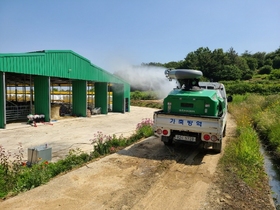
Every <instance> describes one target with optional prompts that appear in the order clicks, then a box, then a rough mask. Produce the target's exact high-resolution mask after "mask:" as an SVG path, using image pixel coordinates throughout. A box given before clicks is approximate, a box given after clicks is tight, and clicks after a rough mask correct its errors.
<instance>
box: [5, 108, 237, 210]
mask: <svg viewBox="0 0 280 210" xmlns="http://www.w3.org/2000/svg"><path fill="white" fill-rule="evenodd" d="M154 110H155V109H150V108H140V107H132V110H131V113H128V114H119V115H118V114H115V115H111V116H110V115H108V116H106V117H100V119H102V120H107V122H105V121H102V124H101V125H99V124H98V125H96V127H95V126H93V124H92V123H84V122H82V120H81V124H82V125H81V124H80V121H79V122H77V123H73V122H74V121H65V122H60V123H57V124H55V125H54V126H53V127H51V126H47V125H44V126H38V127H37V128H33V127H28V128H26V127H25V128H17V129H8V130H5V131H0V132H1V143H2V144H3V146H5V144H9V145H10V147H11V146H12V143H11V142H10V141H11V140H13V141H16V142H18V141H19V139H11V140H9V139H8V137H7V136H9V135H10V134H11V138H13V137H14V138H15V137H16V136H17V138H18V137H19V136H20V135H19V134H17V133H18V132H19V131H20V132H22V134H21V135H23V136H24V138H27V136H28V135H31V134H30V132H36V131H39V130H40V128H42V129H43V130H44V132H47V133H48V134H50V135H51V137H53V139H52V140H51V142H50V145H53V148H54V147H55V146H59V149H55V148H54V153H55V154H56V155H57V156H60V155H61V154H58V153H60V152H64V153H65V150H66V149H69V146H71V145H72V144H73V143H83V142H85V141H86V140H87V141H88V140H89V139H90V138H91V137H92V135H93V133H94V132H95V130H94V129H96V131H102V132H103V133H104V134H111V135H112V134H114V133H122V132H128V131H125V130H124V129H125V128H126V129H127V128H128V127H129V126H130V125H131V124H133V129H134V130H135V127H136V125H137V123H138V122H141V119H142V118H152V114H153V111H154ZM110 117H112V118H110ZM137 117H138V118H137ZM118 118H119V119H118ZM136 118H137V119H136ZM85 120H86V121H87V120H89V119H85ZM90 120H91V119H90ZM135 120H136V121H137V122H135ZM122 121H124V122H122ZM58 125H59V126H58ZM98 126H99V127H98ZM56 127H59V128H56ZM53 128H56V130H57V129H58V130H59V129H60V130H59V131H57V133H55V132H54V130H52V129H53ZM109 128H110V129H109ZM36 129H37V130H36ZM63 129H65V130H63ZM108 129H109V130H108ZM133 129H132V130H133ZM71 130H72V132H70V131H71ZM132 130H131V131H130V132H132ZM234 130H235V124H234V120H233V119H232V118H231V116H229V121H228V124H227V137H225V138H224V144H223V146H224V145H225V143H226V142H227V141H228V140H229V139H230V136H232V135H234ZM82 131H83V133H80V132H82ZM69 133H71V135H70V134H69ZM3 134H4V135H3ZM34 135H35V133H34ZM64 135H68V136H67V137H66V138H65V137H64ZM3 136H4V138H3ZM71 138H75V140H73V139H71ZM2 139H5V140H4V143H3V140H2ZM55 139H57V140H55ZM79 139H80V140H79ZM23 140H25V141H24V142H23V145H26V146H30V145H31V144H32V142H29V141H28V140H27V139H23ZM43 140H44V139H43V138H39V140H38V142H37V143H45V142H43ZM35 141H37V140H36V138H34V144H35ZM68 141H69V142H68ZM60 143H61V145H60ZM15 145H16V144H15ZM78 146H85V145H83V144H80V145H78ZM87 146H91V145H86V146H85V147H84V148H82V149H90V148H88V147H87ZM64 153H63V154H64ZM221 155H222V153H221V154H214V153H213V152H212V151H211V150H203V149H202V148H201V147H200V146H189V145H188V146H184V145H175V146H172V147H167V146H164V144H163V143H162V142H161V141H160V140H159V138H156V137H149V138H147V139H144V140H142V141H140V142H138V143H135V144H133V145H131V146H130V147H127V148H125V149H123V150H121V151H119V152H118V153H114V154H111V155H108V156H106V157H103V158H100V159H97V160H95V161H94V162H91V163H89V164H87V165H86V166H84V167H81V168H79V169H76V170H73V171H71V172H69V173H67V174H64V175H60V176H58V177H56V178H54V179H52V180H51V181H50V182H49V183H47V184H45V185H42V186H40V187H37V188H34V189H32V190H30V191H28V192H24V193H20V194H19V195H17V196H15V197H12V198H9V199H7V200H5V201H2V202H0V209H1V210H5V209H9V210H10V209H46V210H49V209H122V210H124V209H135V210H136V209H141V210H143V209H153V210H154V209H161V210H162V209H213V208H214V206H212V204H211V202H210V200H213V199H215V200H217V197H216V194H215V193H216V192H213V191H211V189H212V184H213V183H212V179H213V176H214V174H215V170H216V167H217V163H218V160H219V158H220V157H221Z"/></svg>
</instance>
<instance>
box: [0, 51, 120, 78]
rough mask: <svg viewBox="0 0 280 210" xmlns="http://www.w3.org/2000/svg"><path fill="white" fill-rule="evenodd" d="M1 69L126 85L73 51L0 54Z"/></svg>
mask: <svg viewBox="0 0 280 210" xmlns="http://www.w3.org/2000/svg"><path fill="white" fill-rule="evenodd" d="M0 68H1V69H0V71H4V72H14V73H22V74H32V75H44V76H50V77H61V78H69V79H80V80H88V81H100V82H113V83H126V82H125V81H124V80H122V79H120V78H118V77H116V76H115V75H113V74H110V73H109V72H106V71H105V70H103V69H101V68H100V67H97V66H95V65H93V64H91V63H90V61H89V60H88V59H86V58H84V57H82V56H80V55H79V54H77V53H75V52H73V51H71V50H46V51H37V52H30V53H11V54H0Z"/></svg>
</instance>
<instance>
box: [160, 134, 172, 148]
mask: <svg viewBox="0 0 280 210" xmlns="http://www.w3.org/2000/svg"><path fill="white" fill-rule="evenodd" d="M161 141H162V142H163V143H164V145H165V146H171V145H172V144H173V140H172V138H170V136H161Z"/></svg>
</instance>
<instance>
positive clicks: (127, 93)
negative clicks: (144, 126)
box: [124, 83, 130, 112]
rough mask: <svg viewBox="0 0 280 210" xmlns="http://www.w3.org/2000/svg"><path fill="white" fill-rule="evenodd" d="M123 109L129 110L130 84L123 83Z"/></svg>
mask: <svg viewBox="0 0 280 210" xmlns="http://www.w3.org/2000/svg"><path fill="white" fill-rule="evenodd" d="M124 99H125V111H126V112H130V85H129V84H128V83H125V84H124Z"/></svg>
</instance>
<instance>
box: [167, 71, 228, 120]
mask: <svg viewBox="0 0 280 210" xmlns="http://www.w3.org/2000/svg"><path fill="white" fill-rule="evenodd" d="M165 75H166V77H167V78H168V79H169V80H172V79H175V80H176V81H177V83H178V87H177V88H175V89H173V90H172V91H171V92H170V93H169V94H168V96H167V97H166V98H165V99H164V101H163V112H165V113H169V114H175V115H194V116H212V117H219V116H221V115H222V114H223V112H224V111H225V107H226V100H225V99H224V98H223V97H222V95H221V90H222V88H221V86H222V87H223V85H222V84H220V83H215V85H213V89H205V88H203V87H200V86H199V80H200V78H201V77H202V76H203V74H202V72H201V71H198V70H193V69H174V70H171V69H168V70H166V71H165ZM209 84H211V83H210V82H209ZM213 84H214V83H213Z"/></svg>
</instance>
